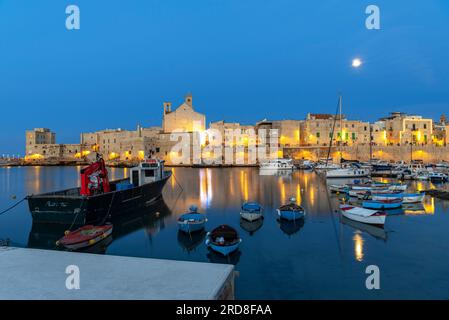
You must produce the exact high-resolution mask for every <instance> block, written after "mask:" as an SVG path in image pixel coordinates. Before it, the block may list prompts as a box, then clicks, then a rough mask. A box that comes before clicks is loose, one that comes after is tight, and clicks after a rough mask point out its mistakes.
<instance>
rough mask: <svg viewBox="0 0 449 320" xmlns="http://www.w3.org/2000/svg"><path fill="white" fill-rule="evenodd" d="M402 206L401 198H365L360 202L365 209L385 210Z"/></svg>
mask: <svg viewBox="0 0 449 320" xmlns="http://www.w3.org/2000/svg"><path fill="white" fill-rule="evenodd" d="M401 206H402V200H400V199H392V200H367V201H363V202H362V207H363V208H366V209H375V210H385V209H397V208H400V207H401Z"/></svg>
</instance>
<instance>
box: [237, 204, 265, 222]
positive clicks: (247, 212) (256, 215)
mask: <svg viewBox="0 0 449 320" xmlns="http://www.w3.org/2000/svg"><path fill="white" fill-rule="evenodd" d="M240 216H241V217H242V219H245V220H248V221H255V220H259V219H261V218H263V207H262V206H261V205H260V204H259V203H257V202H245V203H244V204H243V205H242V208H241V210H240Z"/></svg>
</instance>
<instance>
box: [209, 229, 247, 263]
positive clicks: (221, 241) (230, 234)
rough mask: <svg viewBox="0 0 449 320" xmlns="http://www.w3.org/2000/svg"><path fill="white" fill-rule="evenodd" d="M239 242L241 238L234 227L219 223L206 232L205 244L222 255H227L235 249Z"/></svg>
mask: <svg viewBox="0 0 449 320" xmlns="http://www.w3.org/2000/svg"><path fill="white" fill-rule="evenodd" d="M241 242H242V239H241V238H240V237H239V235H238V233H237V231H236V230H235V229H234V228H232V227H231V226H228V225H221V226H219V227H217V228H215V229H214V230H212V231H211V232H208V233H207V240H206V246H208V247H209V248H211V249H212V250H214V251H216V252H218V253H221V254H222V255H223V256H227V255H229V254H231V253H232V252H234V251H236V250H237V249H238V248H239V246H240V243H241Z"/></svg>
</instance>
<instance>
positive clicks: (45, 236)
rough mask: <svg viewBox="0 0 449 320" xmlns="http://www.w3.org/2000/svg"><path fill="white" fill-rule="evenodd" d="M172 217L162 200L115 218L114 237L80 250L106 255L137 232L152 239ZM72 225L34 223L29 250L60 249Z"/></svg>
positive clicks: (29, 240) (29, 237) (29, 239)
mask: <svg viewBox="0 0 449 320" xmlns="http://www.w3.org/2000/svg"><path fill="white" fill-rule="evenodd" d="M168 216H170V210H169V208H168V207H167V205H166V203H165V202H164V201H163V200H161V201H158V202H157V203H155V204H153V205H151V206H150V207H147V208H142V209H139V210H136V211H134V212H130V213H129V214H127V215H126V216H121V217H117V218H114V219H113V220H112V221H111V223H112V224H113V226H114V229H113V231H112V236H110V237H108V238H106V239H105V240H103V241H101V242H99V243H97V244H95V245H94V246H91V247H89V248H86V249H82V250H79V251H81V252H89V253H105V252H106V249H107V247H108V246H109V245H110V244H111V243H112V242H113V241H117V240H119V239H120V238H122V237H125V236H126V235H128V234H131V233H133V232H135V231H137V230H145V232H146V233H147V235H148V236H149V237H150V240H151V236H155V235H157V233H158V232H160V231H161V230H163V228H164V226H165V223H164V221H165V218H166V217H168ZM69 228H70V225H64V224H48V223H34V222H33V224H32V227H31V231H30V233H29V236H28V248H36V249H58V247H57V246H56V241H58V240H59V239H60V238H61V237H62V236H64V232H65V231H66V230H68V229H69Z"/></svg>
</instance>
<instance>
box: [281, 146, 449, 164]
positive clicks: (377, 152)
mask: <svg viewBox="0 0 449 320" xmlns="http://www.w3.org/2000/svg"><path fill="white" fill-rule="evenodd" d="M328 150H329V148H328V147H299V148H284V152H283V155H284V158H293V159H308V160H315V161H316V160H318V159H322V158H326V157H327V155H328ZM341 152H342V156H343V158H344V159H350V160H359V161H368V160H369V159H370V147H369V145H355V146H345V147H342V148H341ZM372 154H373V158H376V159H380V160H385V161H395V162H396V161H405V162H410V160H422V161H424V162H426V163H437V162H440V161H442V160H444V161H449V146H441V147H440V146H435V145H419V146H417V145H413V146H410V145H403V146H373V147H372ZM330 157H332V158H333V159H334V161H335V162H337V160H338V159H339V158H340V153H339V147H338V146H336V147H332V149H331V153H330Z"/></svg>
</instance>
